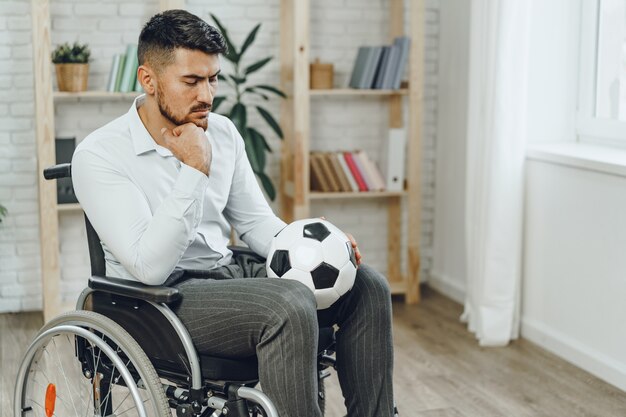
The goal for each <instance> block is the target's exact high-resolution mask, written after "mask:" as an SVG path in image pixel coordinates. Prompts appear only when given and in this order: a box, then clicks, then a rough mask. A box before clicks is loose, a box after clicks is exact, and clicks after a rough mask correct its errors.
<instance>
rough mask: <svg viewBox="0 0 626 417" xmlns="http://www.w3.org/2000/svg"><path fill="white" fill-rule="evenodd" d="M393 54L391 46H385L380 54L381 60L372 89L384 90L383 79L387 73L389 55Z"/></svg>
mask: <svg viewBox="0 0 626 417" xmlns="http://www.w3.org/2000/svg"><path fill="white" fill-rule="evenodd" d="M390 52H391V46H390V45H385V46H383V50H382V52H381V54H380V60H379V62H378V68H376V75H375V76H374V84H373V85H372V88H379V89H380V88H383V79H384V76H385V72H386V71H387V64H388V61H389V54H390Z"/></svg>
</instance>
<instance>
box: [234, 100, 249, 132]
mask: <svg viewBox="0 0 626 417" xmlns="http://www.w3.org/2000/svg"><path fill="white" fill-rule="evenodd" d="M229 118H230V120H232V122H233V123H234V124H235V127H236V128H237V130H238V131H239V133H240V134H241V135H244V134H246V133H247V129H246V125H247V122H248V115H247V113H246V106H244V105H243V104H241V103H235V105H234V106H233V108H232V109H231V110H230V115H229Z"/></svg>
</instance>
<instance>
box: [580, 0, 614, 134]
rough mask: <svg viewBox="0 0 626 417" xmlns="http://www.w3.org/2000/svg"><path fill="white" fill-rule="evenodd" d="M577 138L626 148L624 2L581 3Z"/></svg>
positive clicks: (584, 0) (610, 0)
mask: <svg viewBox="0 0 626 417" xmlns="http://www.w3.org/2000/svg"><path fill="white" fill-rule="evenodd" d="M581 29H582V30H581V55H580V83H579V87H580V91H579V103H578V123H577V131H578V137H579V139H580V140H581V141H594V142H605V143H607V144H620V145H621V146H625V145H626V0H596V1H589V0H583V1H582V13H581Z"/></svg>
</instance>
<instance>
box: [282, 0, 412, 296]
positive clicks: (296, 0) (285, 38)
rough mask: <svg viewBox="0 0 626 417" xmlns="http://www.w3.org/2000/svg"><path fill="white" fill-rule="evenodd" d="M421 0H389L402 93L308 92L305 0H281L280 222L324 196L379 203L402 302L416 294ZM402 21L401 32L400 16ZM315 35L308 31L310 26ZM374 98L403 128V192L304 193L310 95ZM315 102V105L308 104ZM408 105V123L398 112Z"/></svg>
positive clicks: (303, 213)
mask: <svg viewBox="0 0 626 417" xmlns="http://www.w3.org/2000/svg"><path fill="white" fill-rule="evenodd" d="M423 3H424V0H409V1H408V9H407V10H404V1H403V0H389V22H388V23H389V25H388V27H389V28H390V31H389V38H390V40H393V38H394V37H396V36H401V35H407V36H409V37H410V38H411V47H410V56H409V80H408V88H403V89H399V90H355V89H347V88H341V89H331V90H310V89H309V77H310V74H309V63H310V62H311V59H310V54H309V51H310V41H309V36H310V30H311V27H310V7H311V4H310V0H281V2H280V7H281V9H280V14H281V21H280V31H281V36H280V39H281V48H280V49H281V52H280V55H281V56H280V68H281V88H282V90H283V91H285V92H286V93H287V95H288V98H287V99H286V100H284V101H283V104H282V108H281V125H282V128H283V131H284V132H285V140H284V143H283V147H282V154H281V184H280V195H281V214H282V216H283V217H284V218H285V221H287V222H290V221H293V220H295V219H301V218H306V217H309V216H310V206H311V203H312V202H315V201H318V200H328V199H360V198H385V199H386V200H387V203H388V204H387V205H388V209H387V219H388V227H389V233H388V238H387V241H388V243H387V251H388V267H387V275H388V279H389V283H390V285H391V288H392V292H393V293H395V294H404V295H405V300H406V302H407V303H417V302H418V301H419V298H420V293H419V282H420V278H419V265H420V256H419V238H420V196H421V190H420V167H421V152H420V150H421V131H420V130H421V125H422V115H421V113H422V85H423V82H422V81H423V80H422V74H423V64H422V63H423V43H424V42H423V39H424V36H423V21H424V19H423V16H424V4H423ZM405 15H406V16H408V17H409V19H408V21H409V25H408V33H404V29H403V28H404V17H405ZM313 30H314V28H313ZM321 96H325V97H326V98H329V97H333V96H336V97H368V96H371V97H374V98H375V97H379V99H383V100H388V103H389V127H390V128H397V127H403V126H405V127H406V128H407V134H408V137H407V144H408V148H407V155H408V158H407V173H406V179H407V187H406V189H405V191H404V192H400V193H392V192H372V193H366V192H361V193H319V192H311V191H310V190H309V169H308V167H309V151H310V148H311V147H310V142H311V105H312V104H311V100H312V99H314V98H315V97H321ZM313 105H314V104H313ZM405 105H406V106H408V113H409V117H408V120H406V121H405V120H403V115H402V113H403V107H404V106H405ZM403 198H405V199H406V205H407V210H408V222H407V224H406V225H404V227H405V228H406V229H407V231H408V245H407V246H408V247H407V248H406V250H407V259H408V265H407V268H406V269H407V273H406V275H405V274H402V273H401V268H400V260H401V250H402V248H401V247H400V246H401V237H402V233H401V232H402V227H403V226H402V224H401V218H402V216H401V214H402V213H401V212H402V204H401V203H402V199H403Z"/></svg>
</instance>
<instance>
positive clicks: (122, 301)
mask: <svg viewBox="0 0 626 417" xmlns="http://www.w3.org/2000/svg"><path fill="white" fill-rule="evenodd" d="M89 288H91V289H93V290H97V291H96V292H94V293H92V294H91V295H90V296H89V298H88V299H87V301H86V302H87V305H86V307H88V309H90V310H92V311H95V312H97V313H100V314H103V315H104V316H107V317H109V318H111V319H112V320H113V321H115V322H116V323H118V324H119V325H121V326H122V327H123V328H124V329H125V330H126V331H127V332H128V333H129V334H130V335H131V336H133V338H134V339H135V340H136V341H137V342H138V343H139V345H140V346H142V347H144V350H145V351H146V355H148V357H149V358H150V359H151V361H152V362H153V363H154V365H155V368H157V369H163V370H165V371H167V372H169V373H170V375H172V376H174V375H177V376H179V377H182V376H183V374H185V373H186V369H188V364H187V363H185V362H184V361H173V360H172V359H171V358H175V357H177V356H179V355H180V352H181V351H183V348H182V346H181V345H180V340H179V339H178V338H177V337H176V334H174V333H172V332H168V331H167V328H168V327H170V326H168V323H167V322H165V320H164V319H163V317H162V315H161V314H160V313H159V312H158V311H154V307H153V306H152V304H150V302H154V303H165V304H170V305H171V304H175V303H176V302H178V301H180V294H179V293H178V290H177V289H176V288H172V287H161V286H146V285H143V284H141V283H140V282H135V281H130V280H126V279H120V278H112V277H100V276H97V275H96V276H92V277H91V278H89ZM334 337H335V334H334V331H333V329H332V328H331V327H328V328H321V329H320V332H319V338H318V353H320V354H321V353H322V352H323V351H325V350H327V349H329V347H331V346H332V345H333V344H334V341H335V339H334ZM198 356H199V360H200V369H201V370H202V377H203V378H205V379H210V380H232V381H253V380H257V379H258V361H257V358H256V356H252V357H248V358H224V357H217V356H211V355H206V354H202V353H199V355H198ZM165 358H167V359H165Z"/></svg>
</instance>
